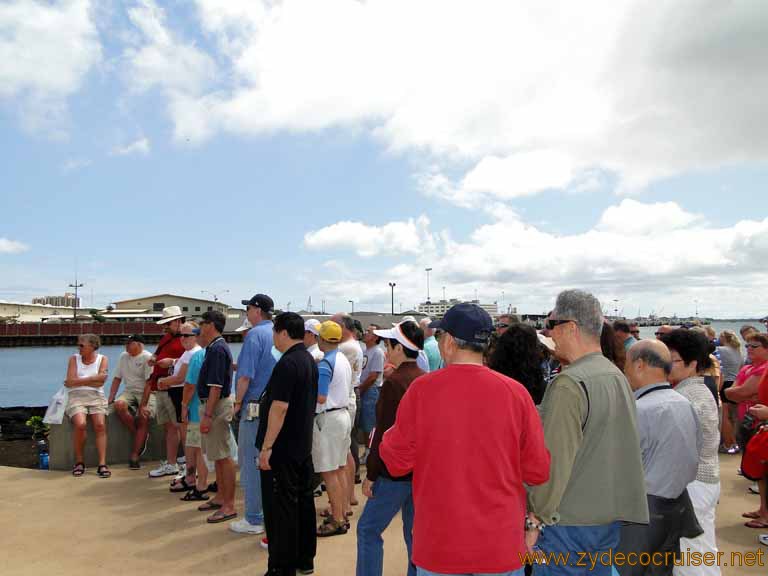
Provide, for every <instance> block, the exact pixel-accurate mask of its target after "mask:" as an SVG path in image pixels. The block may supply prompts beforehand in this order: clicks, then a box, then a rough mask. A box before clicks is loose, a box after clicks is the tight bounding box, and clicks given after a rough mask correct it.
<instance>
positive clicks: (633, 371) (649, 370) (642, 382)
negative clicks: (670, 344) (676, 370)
mask: <svg viewBox="0 0 768 576" xmlns="http://www.w3.org/2000/svg"><path fill="white" fill-rule="evenodd" d="M671 371H672V356H671V354H670V353H669V348H667V346H666V345H665V344H664V343H663V342H661V341H660V340H641V341H640V342H638V343H637V344H635V345H634V346H632V347H631V348H630V349H629V350H628V351H627V363H626V366H625V372H626V374H627V378H628V379H629V383H630V385H631V386H632V389H633V390H637V389H639V388H642V387H643V386H648V385H649V384H658V383H659V382H666V381H667V378H669V373H670V372H671Z"/></svg>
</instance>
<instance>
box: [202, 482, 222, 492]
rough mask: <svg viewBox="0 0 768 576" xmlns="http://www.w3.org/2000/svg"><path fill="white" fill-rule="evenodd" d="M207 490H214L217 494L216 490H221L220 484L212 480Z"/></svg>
mask: <svg viewBox="0 0 768 576" xmlns="http://www.w3.org/2000/svg"><path fill="white" fill-rule="evenodd" d="M205 491H206V492H213V493H214V494H216V492H218V491H219V485H218V484H216V482H211V483H210V484H208V488H206V489H205Z"/></svg>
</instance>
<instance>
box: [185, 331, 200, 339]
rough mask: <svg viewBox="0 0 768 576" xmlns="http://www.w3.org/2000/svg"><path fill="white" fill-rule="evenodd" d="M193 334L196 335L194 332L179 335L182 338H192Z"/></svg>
mask: <svg viewBox="0 0 768 576" xmlns="http://www.w3.org/2000/svg"><path fill="white" fill-rule="evenodd" d="M193 336H197V334H196V333H195V332H193V333H192V334H182V335H181V337H182V338H192V337H193Z"/></svg>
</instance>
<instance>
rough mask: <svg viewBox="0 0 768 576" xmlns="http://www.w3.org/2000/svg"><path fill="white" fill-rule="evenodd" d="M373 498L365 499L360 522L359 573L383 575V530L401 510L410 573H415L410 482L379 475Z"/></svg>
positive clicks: (358, 536)
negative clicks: (396, 480)
mask: <svg viewBox="0 0 768 576" xmlns="http://www.w3.org/2000/svg"><path fill="white" fill-rule="evenodd" d="M372 490H373V498H369V499H368V501H367V502H366V503H365V509H364V510H363V515H362V516H360V520H359V521H358V523H357V576H381V574H382V571H383V569H384V540H383V539H382V538H381V534H382V533H383V532H384V530H386V528H387V526H389V523H390V522H392V518H394V517H395V514H397V513H398V511H400V510H402V516H403V538H404V539H405V546H406V548H408V576H416V567H415V566H414V565H413V564H411V562H410V560H411V548H412V541H413V537H412V533H413V496H412V490H411V483H410V482H406V481H402V482H395V481H394V480H390V479H388V478H379V479H378V480H376V482H374V483H373V487H372Z"/></svg>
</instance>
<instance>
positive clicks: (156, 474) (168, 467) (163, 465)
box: [149, 460, 179, 478]
mask: <svg viewBox="0 0 768 576" xmlns="http://www.w3.org/2000/svg"><path fill="white" fill-rule="evenodd" d="M178 473H179V467H178V466H176V464H168V462H166V461H165V460H160V466H158V467H157V468H155V469H154V470H151V471H150V472H149V477H150V478H161V477H162V476H175V475H176V474H178Z"/></svg>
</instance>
